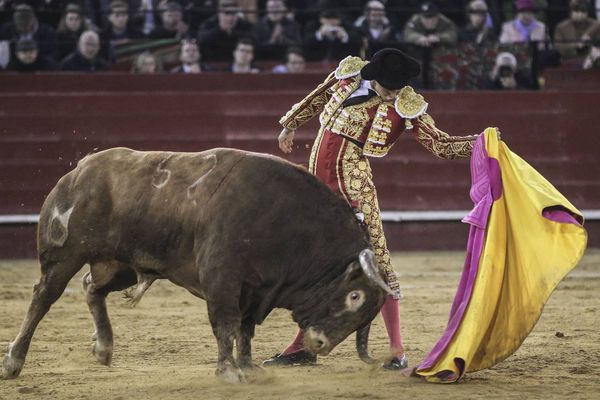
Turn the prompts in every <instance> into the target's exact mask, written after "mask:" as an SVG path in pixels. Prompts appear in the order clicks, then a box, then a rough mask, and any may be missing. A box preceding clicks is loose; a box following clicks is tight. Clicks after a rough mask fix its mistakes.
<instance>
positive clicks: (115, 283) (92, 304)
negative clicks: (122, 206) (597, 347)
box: [83, 262, 137, 365]
mask: <svg viewBox="0 0 600 400" xmlns="http://www.w3.org/2000/svg"><path fill="white" fill-rule="evenodd" d="M136 282H137V278H136V274H135V272H134V271H133V270H132V269H130V268H128V267H127V266H126V265H125V264H122V263H118V262H108V263H96V264H92V266H91V268H90V272H88V273H86V274H85V275H84V276H83V289H84V290H85V292H86V301H87V304H88V307H89V309H90V313H91V314H92V317H93V320H94V328H95V330H94V334H93V336H92V340H93V341H94V343H93V344H92V353H93V354H94V356H95V357H96V359H97V360H98V362H100V363H101V364H103V365H110V363H111V361H112V354H113V331H112V326H111V323H110V318H109V317H108V310H107V308H106V296H107V295H108V293H110V292H114V291H119V290H123V289H127V288H128V287H130V286H133V285H135V283H136Z"/></svg>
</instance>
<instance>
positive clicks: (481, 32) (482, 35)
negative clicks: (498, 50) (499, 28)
mask: <svg viewBox="0 0 600 400" xmlns="http://www.w3.org/2000/svg"><path fill="white" fill-rule="evenodd" d="M487 13H488V7H487V4H485V1H483V0H473V1H471V2H470V3H469V5H468V7H467V17H468V19H469V22H468V23H467V25H466V26H465V27H464V28H462V29H461V30H460V31H459V32H458V38H459V40H460V41H461V42H462V43H470V44H474V45H478V46H480V45H491V44H494V43H496V40H497V38H496V34H495V33H494V31H493V30H492V29H490V27H488V26H487V24H486V17H487Z"/></svg>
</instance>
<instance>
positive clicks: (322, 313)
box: [297, 249, 391, 355]
mask: <svg viewBox="0 0 600 400" xmlns="http://www.w3.org/2000/svg"><path fill="white" fill-rule="evenodd" d="M388 293H391V290H390V288H389V287H388V286H387V285H386V284H385V282H384V280H383V278H382V276H381V273H380V272H379V269H378V268H377V266H376V264H375V261H374V255H373V252H372V251H371V250H369V249H365V250H363V251H361V253H360V255H359V257H358V259H357V260H354V261H352V262H351V263H350V264H349V265H348V266H347V268H346V270H345V272H344V273H343V275H342V276H339V277H337V278H336V279H334V280H333V281H332V282H330V283H329V284H328V285H326V286H324V287H321V288H320V290H319V293H318V294H315V297H314V298H313V299H312V301H310V303H311V305H310V306H311V310H310V317H306V318H304V319H301V320H300V321H298V322H299V323H300V327H301V328H302V329H305V336H304V345H305V347H306V348H307V349H308V350H310V351H312V352H314V353H316V354H322V355H326V354H328V353H329V352H330V351H331V350H332V349H333V348H334V347H335V346H336V345H338V344H339V343H340V342H342V341H343V340H344V339H345V338H346V337H348V335H350V334H351V333H352V332H354V331H356V330H358V329H362V328H364V327H365V326H367V325H369V324H370V322H371V321H372V320H373V318H375V317H376V316H377V313H378V312H379V310H380V309H381V306H382V305H383V302H384V298H385V295H386V294H388ZM323 294H325V295H323ZM297 316H298V317H300V316H299V315H297Z"/></svg>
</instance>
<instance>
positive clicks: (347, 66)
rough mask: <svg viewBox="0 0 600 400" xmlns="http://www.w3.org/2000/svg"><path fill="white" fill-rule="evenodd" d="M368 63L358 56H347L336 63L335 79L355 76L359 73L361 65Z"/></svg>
mask: <svg viewBox="0 0 600 400" xmlns="http://www.w3.org/2000/svg"><path fill="white" fill-rule="evenodd" d="M368 63H369V62H368V61H364V60H363V59H361V58H360V57H352V56H348V57H346V58H344V59H343V60H342V61H341V62H340V64H339V65H338V67H337V69H336V70H335V77H336V78H337V79H347V78H350V77H353V76H356V75H358V74H359V73H360V70H361V69H362V67H364V66H365V65H367V64H368Z"/></svg>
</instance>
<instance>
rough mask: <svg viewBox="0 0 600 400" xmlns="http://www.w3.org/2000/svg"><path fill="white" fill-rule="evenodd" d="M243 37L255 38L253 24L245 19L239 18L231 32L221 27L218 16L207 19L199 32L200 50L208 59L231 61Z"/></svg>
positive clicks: (204, 57)
mask: <svg viewBox="0 0 600 400" xmlns="http://www.w3.org/2000/svg"><path fill="white" fill-rule="evenodd" d="M241 38H253V35H252V24H251V23H249V22H248V21H245V20H243V19H238V21H237V23H236V24H235V27H234V28H233V31H232V32H231V34H229V33H227V32H225V31H223V30H222V29H221V28H220V27H219V22H218V20H217V17H216V16H215V17H213V18H210V19H209V20H207V21H206V23H205V24H204V25H203V26H202V27H201V28H200V31H199V32H198V43H200V52H201V53H202V57H203V59H205V60H207V61H230V60H231V57H232V54H233V50H234V49H235V46H236V44H237V42H238V40H240V39H241Z"/></svg>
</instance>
